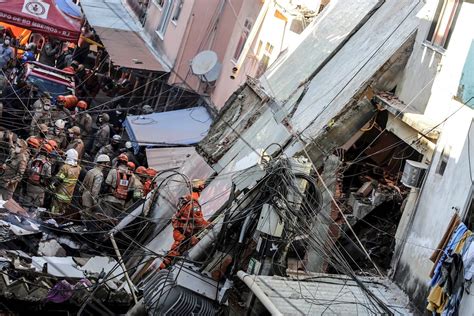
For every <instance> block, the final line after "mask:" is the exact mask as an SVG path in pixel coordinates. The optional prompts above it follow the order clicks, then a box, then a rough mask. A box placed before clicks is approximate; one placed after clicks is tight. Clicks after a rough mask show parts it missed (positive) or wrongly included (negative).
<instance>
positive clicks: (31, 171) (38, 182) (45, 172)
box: [26, 137, 53, 207]
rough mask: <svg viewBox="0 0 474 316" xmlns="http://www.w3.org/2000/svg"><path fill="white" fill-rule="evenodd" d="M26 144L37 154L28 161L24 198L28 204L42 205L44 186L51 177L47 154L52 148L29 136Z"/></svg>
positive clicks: (45, 186)
mask: <svg viewBox="0 0 474 316" xmlns="http://www.w3.org/2000/svg"><path fill="white" fill-rule="evenodd" d="M28 145H29V146H30V147H31V148H32V149H33V152H35V151H37V154H36V155H35V156H33V159H31V160H30V161H29V163H28V167H27V174H26V175H27V183H26V200H27V203H29V204H30V205H33V206H36V207H43V206H44V197H45V192H46V188H47V185H48V183H49V180H50V178H51V163H50V162H49V159H48V157H47V155H48V154H49V153H50V152H51V151H52V150H53V148H52V147H51V146H50V145H49V144H42V143H41V142H40V140H38V139H37V138H31V137H30V139H29V140H28Z"/></svg>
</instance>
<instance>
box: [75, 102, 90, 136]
mask: <svg viewBox="0 0 474 316" xmlns="http://www.w3.org/2000/svg"><path fill="white" fill-rule="evenodd" d="M87 107H88V104H87V102H85V101H79V102H77V105H76V125H77V126H79V127H80V128H81V136H82V139H88V138H90V137H91V135H92V116H91V115H90V114H89V113H87V112H85V111H86V110H87Z"/></svg>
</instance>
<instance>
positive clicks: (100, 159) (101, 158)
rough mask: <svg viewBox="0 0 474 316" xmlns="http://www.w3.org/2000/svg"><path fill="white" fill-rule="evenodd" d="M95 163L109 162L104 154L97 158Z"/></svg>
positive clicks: (108, 158)
mask: <svg viewBox="0 0 474 316" xmlns="http://www.w3.org/2000/svg"><path fill="white" fill-rule="evenodd" d="M95 162H110V157H109V156H107V155H104V154H101V155H99V156H98V157H97V160H96V161H95Z"/></svg>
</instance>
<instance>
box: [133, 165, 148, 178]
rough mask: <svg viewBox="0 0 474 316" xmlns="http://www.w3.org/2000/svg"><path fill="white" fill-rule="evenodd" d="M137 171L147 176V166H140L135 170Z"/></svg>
mask: <svg viewBox="0 0 474 316" xmlns="http://www.w3.org/2000/svg"><path fill="white" fill-rule="evenodd" d="M135 172H136V173H138V174H140V175H143V176H145V175H146V168H145V167H143V166H139V167H138V168H137V170H135Z"/></svg>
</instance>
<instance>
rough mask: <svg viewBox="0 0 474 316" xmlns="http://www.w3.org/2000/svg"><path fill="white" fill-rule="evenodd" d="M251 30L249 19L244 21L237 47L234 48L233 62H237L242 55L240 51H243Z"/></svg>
mask: <svg viewBox="0 0 474 316" xmlns="http://www.w3.org/2000/svg"><path fill="white" fill-rule="evenodd" d="M251 29H252V22H250V20H249V19H245V23H244V29H243V30H242V34H241V35H240V38H239V42H238V43H237V47H236V48H235V52H234V56H233V58H234V60H236V61H237V60H239V58H240V54H242V51H243V50H244V46H245V43H246V42H247V39H248V37H249V34H250V30H251Z"/></svg>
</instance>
